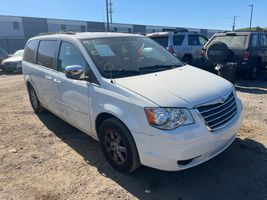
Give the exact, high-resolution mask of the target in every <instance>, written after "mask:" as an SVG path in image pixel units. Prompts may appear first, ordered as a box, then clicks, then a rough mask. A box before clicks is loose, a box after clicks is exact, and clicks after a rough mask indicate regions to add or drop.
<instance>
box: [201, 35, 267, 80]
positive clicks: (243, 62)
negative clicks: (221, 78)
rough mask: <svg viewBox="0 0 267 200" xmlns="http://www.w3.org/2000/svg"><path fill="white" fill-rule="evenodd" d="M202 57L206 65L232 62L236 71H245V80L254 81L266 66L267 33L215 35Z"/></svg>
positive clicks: (206, 46)
mask: <svg viewBox="0 0 267 200" xmlns="http://www.w3.org/2000/svg"><path fill="white" fill-rule="evenodd" d="M203 55H204V56H205V59H206V61H207V64H210V65H213V66H215V65H216V64H222V63H226V62H233V63H236V67H237V70H238V71H241V70H244V71H246V76H247V78H249V79H256V78H257V77H258V74H259V70H260V69H264V68H265V67H266V65H267V32H264V31H248V32H225V33H216V34H215V35H214V36H213V37H212V38H211V39H210V40H209V41H208V42H207V43H206V45H205V46H204V48H203Z"/></svg>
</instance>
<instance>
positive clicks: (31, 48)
mask: <svg viewBox="0 0 267 200" xmlns="http://www.w3.org/2000/svg"><path fill="white" fill-rule="evenodd" d="M37 46H38V40H32V41H30V42H29V43H28V44H27V45H26V47H25V50H24V55H23V60H26V61H28V62H31V63H35V53H36V49H37Z"/></svg>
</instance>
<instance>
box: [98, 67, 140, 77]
mask: <svg viewBox="0 0 267 200" xmlns="http://www.w3.org/2000/svg"><path fill="white" fill-rule="evenodd" d="M103 72H104V73H105V74H107V75H110V76H111V78H118V77H125V76H134V75H140V74H141V72H140V71H136V70H125V69H120V70H104V71H103Z"/></svg>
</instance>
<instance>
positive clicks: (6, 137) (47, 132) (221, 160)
mask: <svg viewBox="0 0 267 200" xmlns="http://www.w3.org/2000/svg"><path fill="white" fill-rule="evenodd" d="M236 88H237V94H238V96H239V97H240V98H241V99H242V101H243V103H244V107H245V116H244V125H243V127H242V129H241V131H240V132H239V133H238V136H237V139H236V140H235V142H234V143H233V144H232V145H231V146H230V147H229V148H228V149H227V150H226V151H225V152H223V153H222V154H220V155H219V156H217V157H216V158H214V159H212V160H210V161H208V162H206V163H204V164H202V165H199V166H197V167H194V168H192V169H188V170H185V171H180V172H163V171H159V170H155V169H151V168H148V167H141V168H140V169H139V170H137V171H136V172H135V173H133V174H131V175H124V174H120V173H118V172H117V171H115V170H114V169H113V168H112V167H111V166H110V165H109V164H108V163H107V162H106V161H105V159H104V156H103V154H102V152H101V149H100V146H99V144H98V143H97V142H96V141H94V140H93V139H91V138H90V137H89V136H87V135H86V134H84V133H82V132H81V131H79V130H77V129H75V128H73V127H72V126H70V125H68V124H67V123H66V122H64V121H62V120H61V119H59V118H57V117H56V116H54V115H53V114H51V113H49V112H46V113H44V114H42V115H39V116H37V115H35V114H34V113H33V111H32V109H31V107H30V104H29V99H28V96H27V93H26V88H25V87H24V83H23V76H22V75H1V76H0V94H1V95H0V199H16V200H20V199H27V200H31V199H59V200H60V199H83V200H84V199H176V200H187V199H205V200H207V199H211V200H216V199H220V200H221V199H242V200H244V199H249V200H251V199H259V200H267V149H266V147H267V73H265V74H263V75H262V77H261V78H260V79H259V80H258V81H244V80H243V81H238V83H237V84H236Z"/></svg>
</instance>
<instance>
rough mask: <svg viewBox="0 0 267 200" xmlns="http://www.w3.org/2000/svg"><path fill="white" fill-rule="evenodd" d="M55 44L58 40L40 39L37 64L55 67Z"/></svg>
mask: <svg viewBox="0 0 267 200" xmlns="http://www.w3.org/2000/svg"><path fill="white" fill-rule="evenodd" d="M57 45H58V42H57V41H53V40H43V41H40V44H39V48H38V54H37V63H38V64H39V65H42V66H45V67H48V68H51V69H55V57H56V50H57Z"/></svg>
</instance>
